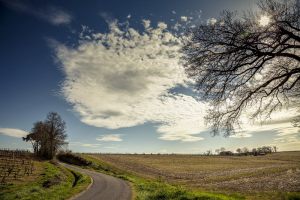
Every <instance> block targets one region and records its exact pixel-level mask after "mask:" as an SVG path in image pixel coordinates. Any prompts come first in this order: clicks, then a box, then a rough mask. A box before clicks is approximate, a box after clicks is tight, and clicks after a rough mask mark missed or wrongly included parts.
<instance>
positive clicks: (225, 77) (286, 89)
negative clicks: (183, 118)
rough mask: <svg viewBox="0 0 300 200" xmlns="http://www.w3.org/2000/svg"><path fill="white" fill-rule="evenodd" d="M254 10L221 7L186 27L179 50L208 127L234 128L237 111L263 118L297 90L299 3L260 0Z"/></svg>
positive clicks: (299, 76) (223, 130)
mask: <svg viewBox="0 0 300 200" xmlns="http://www.w3.org/2000/svg"><path fill="white" fill-rule="evenodd" d="M258 5H259V8H260V11H258V12H257V13H251V12H249V13H245V14H244V15H243V16H240V15H238V13H236V12H229V11H224V12H223V13H222V15H221V16H220V18H219V19H218V20H217V22H216V23H210V24H206V25H199V26H198V27H196V28H195V29H193V30H191V31H189V32H188V36H187V38H188V41H187V42H186V44H185V46H184V48H183V51H184V54H185V56H184V59H185V61H186V63H185V68H186V72H187V74H188V75H189V76H190V77H192V78H193V79H194V80H195V81H196V87H197V89H198V90H199V92H200V95H201V96H202V97H203V99H204V100H207V101H209V102H210V103H211V106H212V107H211V109H210V110H209V112H208V115H207V116H206V120H207V122H208V123H209V124H210V125H211V128H212V133H213V134H214V135H215V134H219V133H223V134H224V135H225V136H229V135H231V134H234V128H235V127H236V126H239V124H240V122H241V120H240V119H241V115H243V114H245V113H246V114H247V115H248V116H250V118H252V119H254V118H256V117H258V116H260V117H264V118H265V119H266V118H268V117H270V115H271V113H273V112H274V111H275V110H277V109H280V108H282V107H285V106H287V105H290V106H291V105H294V104H295V103H299V102H297V99H299V96H300V67H299V63H300V53H299V50H300V4H299V0H298V1H292V0H291V1H282V2H281V1H273V0H265V1H261V2H260V3H259V4H258Z"/></svg>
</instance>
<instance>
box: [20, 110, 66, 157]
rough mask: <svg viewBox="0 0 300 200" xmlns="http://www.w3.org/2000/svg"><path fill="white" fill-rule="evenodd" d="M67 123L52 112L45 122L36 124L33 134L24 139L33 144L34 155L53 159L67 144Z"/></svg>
mask: <svg viewBox="0 0 300 200" xmlns="http://www.w3.org/2000/svg"><path fill="white" fill-rule="evenodd" d="M65 128H66V123H65V122H64V121H63V120H62V118H61V117H60V116H59V114H57V113H56V112H50V113H49V114H48V115H47V118H46V119H45V120H44V121H37V122H35V123H34V125H33V128H32V130H31V132H30V133H29V134H28V135H27V136H26V137H23V140H24V141H26V142H31V144H32V147H33V151H34V154H35V155H37V156H39V157H42V158H45V159H52V158H53V157H54V156H55V154H56V152H57V151H58V150H59V149H60V148H61V147H63V146H64V145H66V144H67V142H66V141H65V140H66V138H67V134H66V133H65Z"/></svg>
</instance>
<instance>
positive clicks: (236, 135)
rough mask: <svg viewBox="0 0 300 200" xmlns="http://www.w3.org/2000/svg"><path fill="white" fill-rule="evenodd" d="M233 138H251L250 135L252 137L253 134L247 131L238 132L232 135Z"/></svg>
mask: <svg viewBox="0 0 300 200" xmlns="http://www.w3.org/2000/svg"><path fill="white" fill-rule="evenodd" d="M230 137H231V138H239V139H240V138H249V137H252V134H250V133H245V132H238V133H236V134H234V135H231V136H230Z"/></svg>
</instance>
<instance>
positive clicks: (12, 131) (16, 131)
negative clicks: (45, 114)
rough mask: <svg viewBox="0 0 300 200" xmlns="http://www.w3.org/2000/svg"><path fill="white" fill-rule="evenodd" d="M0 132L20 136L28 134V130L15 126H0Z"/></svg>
mask: <svg viewBox="0 0 300 200" xmlns="http://www.w3.org/2000/svg"><path fill="white" fill-rule="evenodd" d="M0 134H3V135H7V136H10V137H17V138H21V137H25V136H26V135H27V134H28V132H26V131H23V130H21V129H15V128H0Z"/></svg>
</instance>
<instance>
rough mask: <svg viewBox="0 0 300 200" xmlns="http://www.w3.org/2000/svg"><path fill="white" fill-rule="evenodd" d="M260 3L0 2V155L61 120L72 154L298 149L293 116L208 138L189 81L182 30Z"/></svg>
mask: <svg viewBox="0 0 300 200" xmlns="http://www.w3.org/2000/svg"><path fill="white" fill-rule="evenodd" d="M224 9H228V10H233V11H234V10H237V11H239V12H241V11H243V10H247V9H253V10H256V9H257V7H256V1H254V0H243V1H240V0H223V1H217V0H209V1H208V0H202V1H197V0H195V1H193V0H188V1H179V0H177V1H171V0H163V1H158V0H153V1H139V0H133V1H121V0H120V1H116V0H112V1H92V0H91V1H89V3H86V2H83V1H55V0H54V1H29V0H28V1H27V0H23V1H15V0H9V1H8V0H0V27H1V31H0V44H1V45H0V59H1V61H0V75H1V78H0V91H1V92H0V148H11V149H15V148H19V149H27V148H28V149H30V148H31V146H30V144H28V143H25V142H23V141H22V139H21V138H22V136H25V135H26V134H27V133H28V132H30V130H31V128H32V126H33V123H34V122H36V121H38V120H43V119H45V117H46V115H47V113H48V112H50V111H55V112H58V113H59V114H60V115H61V117H62V118H63V120H64V121H65V122H66V125H67V129H66V133H67V134H68V142H69V146H68V148H69V149H70V150H72V151H75V152H107V153H192V154H197V153H203V152H205V151H207V150H212V151H214V150H215V149H218V148H221V147H224V148H226V149H228V150H232V151H234V150H236V149H237V148H239V147H248V148H249V149H252V148H254V147H259V146H263V145H272V146H273V145H276V146H277V147H278V149H279V150H281V151H287V150H300V136H299V133H298V129H297V128H295V127H293V126H292V124H291V123H290V122H289V121H290V119H291V118H292V117H294V116H295V115H297V113H296V111H294V110H281V111H278V112H277V113H275V114H274V115H273V116H272V118H271V119H270V120H269V121H268V123H265V124H264V125H261V124H259V123H257V122H250V121H248V122H247V123H245V124H244V125H243V127H242V129H241V130H239V131H238V132H237V134H236V135H233V136H231V137H226V138H225V137H223V136H222V135H219V136H214V137H213V136H212V135H211V134H210V131H209V127H208V126H207V125H206V124H205V122H204V116H205V113H206V109H207V108H208V103H207V102H202V101H200V100H199V99H200V98H199V94H198V93H197V91H195V89H194V88H193V87H191V85H192V80H190V79H189V78H188V77H187V76H186V74H185V73H184V69H183V66H182V61H181V60H180V57H181V56H182V54H181V51H180V48H181V47H182V43H183V40H184V35H183V33H184V31H185V30H186V29H187V28H189V27H193V26H196V25H197V24H201V23H214V22H215V21H216V20H217V18H218V16H219V13H220V12H221V11H222V10H224Z"/></svg>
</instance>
